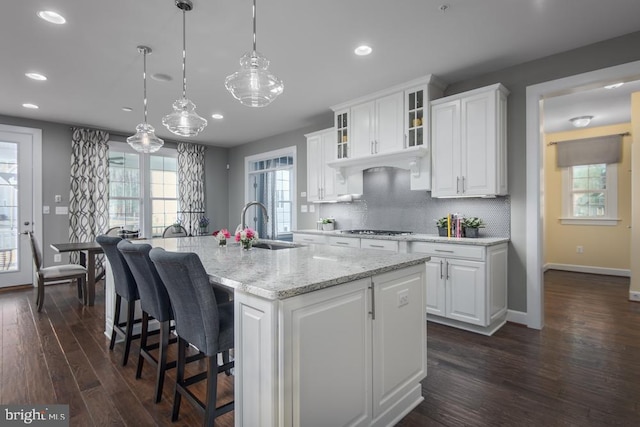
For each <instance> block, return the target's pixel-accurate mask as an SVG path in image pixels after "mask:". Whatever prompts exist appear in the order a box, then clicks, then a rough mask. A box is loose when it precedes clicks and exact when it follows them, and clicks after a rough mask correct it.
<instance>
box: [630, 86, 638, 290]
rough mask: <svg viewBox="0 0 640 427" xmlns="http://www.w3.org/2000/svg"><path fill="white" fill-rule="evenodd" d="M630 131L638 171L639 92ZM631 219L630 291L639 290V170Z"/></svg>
mask: <svg viewBox="0 0 640 427" xmlns="http://www.w3.org/2000/svg"><path fill="white" fill-rule="evenodd" d="M631 129H632V130H631V133H632V139H633V150H632V155H633V158H632V160H631V167H632V169H633V170H635V171H640V92H636V93H634V94H632V95H631ZM631 186H632V189H633V193H632V195H631V199H632V207H631V211H632V212H633V219H632V222H631V259H632V260H633V262H632V263H631V286H630V287H629V290H630V291H635V292H640V172H639V173H636V174H635V175H634V176H633V181H632V183H631Z"/></svg>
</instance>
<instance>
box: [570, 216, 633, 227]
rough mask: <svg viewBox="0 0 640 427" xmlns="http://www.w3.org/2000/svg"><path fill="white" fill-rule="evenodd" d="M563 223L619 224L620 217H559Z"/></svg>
mask: <svg viewBox="0 0 640 427" xmlns="http://www.w3.org/2000/svg"><path fill="white" fill-rule="evenodd" d="M558 219H559V220H560V224H562V225H607V226H611V225H618V222H619V221H622V219H620V218H578V217H574V218H558Z"/></svg>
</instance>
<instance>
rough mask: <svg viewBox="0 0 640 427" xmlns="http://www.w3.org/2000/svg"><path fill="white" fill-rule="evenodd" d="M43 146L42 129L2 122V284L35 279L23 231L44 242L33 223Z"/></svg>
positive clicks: (38, 226)
mask: <svg viewBox="0 0 640 427" xmlns="http://www.w3.org/2000/svg"><path fill="white" fill-rule="evenodd" d="M41 150H42V131H41V130H40V129H32V128H25V127H18V126H8V125H0V287H8V286H16V285H23V284H30V283H33V258H32V255H31V246H30V243H29V239H28V238H27V237H26V236H25V235H23V234H22V233H23V232H25V231H35V232H36V236H37V237H39V239H38V240H39V242H42V238H41V237H42V227H41V225H40V224H36V223H34V219H35V215H34V205H38V206H36V207H39V206H40V205H41V202H40V201H39V200H42V197H41V184H40V182H41V177H42V158H41ZM36 187H37V188H38V189H37V190H36ZM38 195H39V199H38V198H37V197H38ZM40 244H42V243H40ZM41 249H42V248H41Z"/></svg>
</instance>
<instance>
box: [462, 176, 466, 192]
mask: <svg viewBox="0 0 640 427" xmlns="http://www.w3.org/2000/svg"><path fill="white" fill-rule="evenodd" d="M464 192H465V190H464V176H463V177H462V193H464Z"/></svg>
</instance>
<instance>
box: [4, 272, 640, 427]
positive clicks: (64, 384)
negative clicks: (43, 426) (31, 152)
mask: <svg viewBox="0 0 640 427" xmlns="http://www.w3.org/2000/svg"><path fill="white" fill-rule="evenodd" d="M628 288H629V279H628V278H620V277H613V276H598V275H589V274H581V273H569V272H560V271H549V272H547V273H546V274H545V305H546V308H545V317H546V325H545V328H544V329H543V330H542V331H535V330H531V329H528V328H526V327H523V326H520V325H515V324H507V325H506V326H505V327H503V328H502V329H501V330H500V331H498V332H497V333H496V334H495V335H494V336H493V337H485V336H481V335H477V334H473V333H469V332H465V331H461V330H458V329H454V328H449V327H446V326H442V325H437V324H432V323H429V324H428V328H427V330H428V332H427V333H428V364H429V366H428V369H429V371H428V372H429V374H428V376H427V378H426V379H425V380H424V381H423V395H424V397H425V400H424V401H423V402H422V403H421V404H420V405H419V406H418V407H417V408H416V409H415V410H413V411H412V412H411V413H410V414H408V415H407V416H406V417H405V418H404V419H403V420H402V421H400V423H399V424H398V426H402V427H415V426H449V427H453V426H607V425H618V426H638V425H640V400H639V396H640V304H638V303H631V302H628V301H627V297H628ZM98 289H99V290H98V292H97V297H96V305H95V306H94V307H84V306H82V305H81V304H80V302H79V301H78V299H77V297H76V294H75V292H76V289H75V287H74V286H72V285H66V284H63V285H55V286H48V287H47V292H46V299H45V305H44V309H43V312H42V313H37V311H36V310H35V304H34V297H35V293H34V291H33V290H31V289H28V290H19V291H3V292H0V332H1V334H0V346H1V347H0V355H1V359H0V403H2V404H11V403H22V404H24V403H34V404H36V403H38V404H45V403H67V404H69V405H70V415H71V423H70V424H71V425H72V426H93V425H116V426H135V427H138V426H156V425H157V426H174V425H175V426H199V425H201V423H202V418H201V417H200V415H199V414H198V413H197V412H196V411H195V410H194V409H192V407H191V406H190V405H189V404H188V403H186V402H183V404H182V408H181V412H180V419H179V420H178V422H176V423H172V422H171V404H172V401H173V381H174V378H175V374H174V372H173V371H170V373H169V375H168V378H167V380H166V382H165V388H164V394H163V399H162V402H160V403H159V404H155V403H154V402H153V388H154V370H153V369H152V368H151V367H150V366H148V364H145V367H144V369H143V377H142V378H141V379H139V380H136V379H135V369H136V364H137V344H134V345H133V346H132V350H131V356H130V359H129V363H128V364H127V366H125V367H122V366H120V359H121V355H122V345H120V344H119V345H116V349H115V350H114V351H113V352H111V351H109V348H108V345H109V341H108V339H107V337H105V335H104V333H103V332H104V331H103V330H104V291H103V290H102V288H101V287H99V288H98ZM172 358H175V354H174V353H171V354H170V360H171V359H172ZM194 368H195V369H202V364H199V365H197V366H192V367H191V369H194ZM220 379H221V384H220V385H219V399H220V402H225V401H228V400H231V399H232V398H233V379H232V377H231V378H225V377H223V376H220ZM198 391H199V393H200V394H201V395H203V394H204V388H203V387H202V386H201V387H199V389H198ZM217 425H219V426H223V427H224V426H232V425H233V412H231V413H229V414H226V415H224V416H222V417H220V418H219V420H218V423H217ZM302 427H304V426H302ZM327 427H333V426H327Z"/></svg>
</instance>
